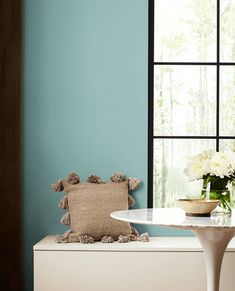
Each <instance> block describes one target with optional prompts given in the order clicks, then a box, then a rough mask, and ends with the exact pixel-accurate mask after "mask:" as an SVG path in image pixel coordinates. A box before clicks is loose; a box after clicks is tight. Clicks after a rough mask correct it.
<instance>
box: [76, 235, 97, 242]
mask: <svg viewBox="0 0 235 291" xmlns="http://www.w3.org/2000/svg"><path fill="white" fill-rule="evenodd" d="M79 241H80V243H82V244H93V243H94V242H95V240H94V238H93V237H91V236H89V235H86V234H85V235H80V236H79Z"/></svg>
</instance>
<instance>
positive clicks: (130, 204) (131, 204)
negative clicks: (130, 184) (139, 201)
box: [128, 194, 135, 208]
mask: <svg viewBox="0 0 235 291" xmlns="http://www.w3.org/2000/svg"><path fill="white" fill-rule="evenodd" d="M134 205H135V200H134V198H133V197H132V196H131V195H130V194H128V206H129V208H130V207H133V206H134Z"/></svg>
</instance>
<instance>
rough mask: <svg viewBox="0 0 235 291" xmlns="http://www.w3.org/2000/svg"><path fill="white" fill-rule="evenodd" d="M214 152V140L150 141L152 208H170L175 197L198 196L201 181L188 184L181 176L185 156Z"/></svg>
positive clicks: (182, 175) (183, 175)
mask: <svg viewBox="0 0 235 291" xmlns="http://www.w3.org/2000/svg"><path fill="white" fill-rule="evenodd" d="M210 149H212V150H215V141H214V140H196V139H195V140H192V139H191V140H189V139H185V140H181V139H180V140H179V139H171V140H169V139H155V140H154V165H153V207H171V206H173V205H174V202H175V200H176V199H177V198H180V197H199V196H200V189H201V185H202V184H201V183H202V182H201V181H197V182H188V179H187V177H186V176H185V174H184V169H185V167H186V163H187V159H188V157H191V156H192V155H195V154H198V153H199V152H201V151H203V150H210Z"/></svg>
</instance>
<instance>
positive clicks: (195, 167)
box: [185, 151, 212, 181]
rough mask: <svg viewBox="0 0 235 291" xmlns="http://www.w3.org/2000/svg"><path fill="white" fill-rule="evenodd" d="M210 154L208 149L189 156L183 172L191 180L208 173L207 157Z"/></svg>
mask: <svg viewBox="0 0 235 291" xmlns="http://www.w3.org/2000/svg"><path fill="white" fill-rule="evenodd" d="M211 155H212V153H211V152H209V151H208V152H203V153H201V154H199V155H197V156H193V157H192V158H191V160H190V161H189V163H188V165H187V167H186V169H185V174H186V175H187V176H188V178H189V179H190V180H191V181H193V180H197V179H201V178H202V177H203V176H204V175H207V174H208V173H209V157H210V156H211Z"/></svg>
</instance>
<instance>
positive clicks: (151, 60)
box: [147, 0, 235, 208]
mask: <svg viewBox="0 0 235 291" xmlns="http://www.w3.org/2000/svg"><path fill="white" fill-rule="evenodd" d="M155 1H158V0H148V203H147V204H148V207H149V208H152V207H153V162H154V160H153V156H154V153H153V144H154V140H155V139H214V140H216V151H219V141H220V140H221V139H227V140H228V139H235V136H221V135H220V132H219V127H220V124H219V122H220V67H222V66H235V62H221V61H220V0H216V6H217V10H216V26H217V27H216V61H215V62H155V61H154V45H155V44H154V5H155ZM161 65H176V66H181V65H186V66H187V65H195V66H201V65H206V66H215V67H216V134H215V135H214V136H195V135H194V136H181V135H180V136H176V135H173V136H165V135H164V136H162V135H157V136H156V135H154V67H155V66H161Z"/></svg>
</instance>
